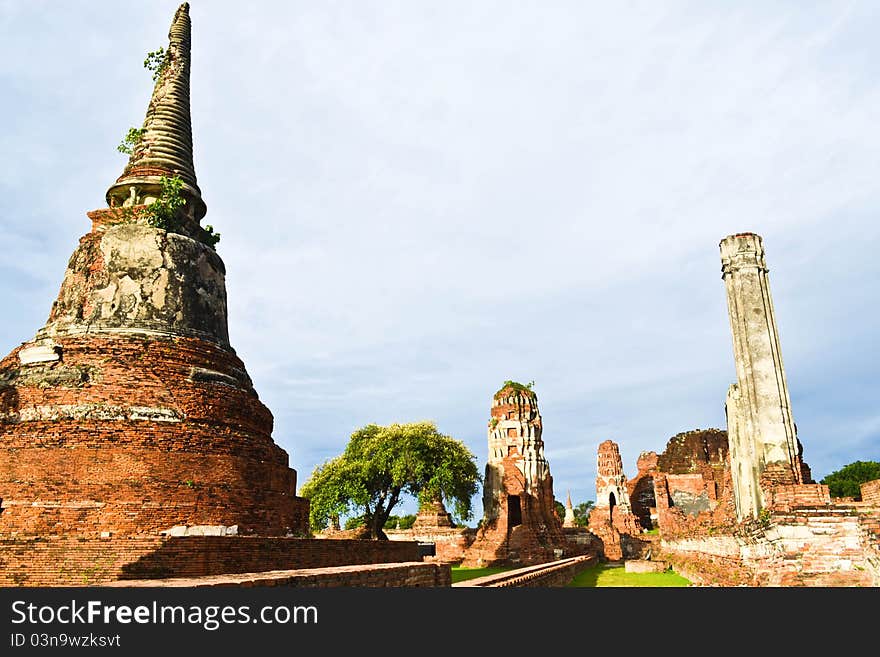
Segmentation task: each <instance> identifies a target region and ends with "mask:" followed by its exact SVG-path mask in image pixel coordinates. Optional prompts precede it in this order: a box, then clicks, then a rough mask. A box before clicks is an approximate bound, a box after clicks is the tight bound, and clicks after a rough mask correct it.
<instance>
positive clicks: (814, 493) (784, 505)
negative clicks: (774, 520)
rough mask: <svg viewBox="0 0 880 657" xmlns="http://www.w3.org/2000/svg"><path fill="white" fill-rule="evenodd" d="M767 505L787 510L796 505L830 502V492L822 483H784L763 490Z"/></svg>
mask: <svg viewBox="0 0 880 657" xmlns="http://www.w3.org/2000/svg"><path fill="white" fill-rule="evenodd" d="M764 499H765V502H766V504H767V506H768V507H771V508H772V509H774V510H778V511H788V510H790V509H793V508H795V507H798V506H814V505H817V504H831V494H830V493H829V492H828V486H826V485H824V484H785V485H780V486H772V487H770V488H769V489H767V490H765V491H764Z"/></svg>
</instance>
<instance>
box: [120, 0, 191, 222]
mask: <svg viewBox="0 0 880 657" xmlns="http://www.w3.org/2000/svg"><path fill="white" fill-rule="evenodd" d="M190 32H191V24H190V20H189V3H186V2H184V3H183V4H182V5H180V7H178V8H177V12H176V13H175V14H174V20H173V21H172V23H171V29H169V30H168V49H167V51H166V52H165V57H164V60H163V61H162V64H161V66H160V68H159V75H158V77H157V79H156V85H155V87H154V88H153V96H152V98H151V99H150V104H149V105H148V106H147V115H146V118H145V119H144V123H143V126H142V128H141V130H142V132H141V136H140V139H139V140H138V141H137V143H136V145H135V146H134V148H133V149H132V153H131V156H130V157H129V160H128V164H127V165H126V167H125V169H124V170H123V172H122V175H121V176H120V177H119V178H117V180H116V182H115V183H114V184H113V185H111V186H110V189H108V190H107V196H106V199H107V203H108V205H109V206H110V207H117V206H123V205H125V206H131V205H140V204H143V203H149V202H150V201H151V199H155V198H158V196H159V193H160V189H161V183H160V179H161V178H162V177H163V176H165V177H174V176H178V177H179V178H180V179H181V180H183V195H184V197H186V198H187V201H188V203H187V209H186V212H187V214H190V215H191V216H192V217H193V219H195V221H199V220H201V218H202V217H204V216H205V213H206V212H207V206H206V205H205V202H204V201H203V200H202V194H201V190H199V186H198V184H197V183H196V173H195V167H194V165H193V141H192V123H191V120H190V107H189V71H190Z"/></svg>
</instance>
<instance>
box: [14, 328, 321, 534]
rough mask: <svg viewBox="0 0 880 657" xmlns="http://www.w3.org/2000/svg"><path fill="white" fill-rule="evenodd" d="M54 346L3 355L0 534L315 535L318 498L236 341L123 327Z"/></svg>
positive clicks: (65, 338)
mask: <svg viewBox="0 0 880 657" xmlns="http://www.w3.org/2000/svg"><path fill="white" fill-rule="evenodd" d="M56 343H57V352H58V353H59V354H60V357H59V358H58V359H57V360H54V361H49V362H38V363H33V364H22V363H20V361H19V358H18V353H19V351H20V350H21V348H19V349H16V350H15V351H13V352H12V353H11V354H10V355H9V356H8V357H6V358H5V359H3V360H2V361H0V500H2V506H0V509H2V513H0V536H6V537H9V536H14V535H19V536H22V535H43V536H52V535H59V534H76V535H80V536H97V535H100V533H101V532H112V533H113V534H114V535H140V534H149V533H158V532H160V531H162V530H165V529H169V528H170V527H172V526H174V525H181V524H186V525H227V526H231V525H237V526H238V531H239V533H256V534H263V535H282V536H283V535H286V534H289V533H294V534H307V532H308V501H307V500H304V499H302V498H299V497H297V496H296V472H295V471H294V470H293V469H291V468H290V467H289V465H288V463H289V459H288V454H287V452H286V451H285V450H283V449H281V448H280V447H279V446H278V445H276V444H275V442H274V441H273V440H272V436H271V432H272V427H273V419H272V414H271V412H270V411H269V409H268V408H266V407H265V406H264V405H263V404H262V403H261V402H260V400H259V398H258V397H257V394H256V392H255V391H254V389H253V387H252V385H251V382H250V379H249V377H248V375H247V373H246V372H245V370H244V365H243V363H242V362H241V361H240V360H239V359H238V358H237V356H236V355H235V353H234V352H233V351H232V350H230V349H223V348H221V347H219V346H217V345H216V344H214V343H211V342H208V341H204V340H200V339H194V338H182V337H166V338H161V337H156V336H150V337H145V336H133V335H113V334H99V335H87V336H67V337H64V338H61V339H59V340H57V341H56ZM25 346H27V345H25Z"/></svg>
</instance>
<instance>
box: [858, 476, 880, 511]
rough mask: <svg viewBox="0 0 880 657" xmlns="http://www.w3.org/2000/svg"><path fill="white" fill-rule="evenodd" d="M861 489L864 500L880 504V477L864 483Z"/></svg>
mask: <svg viewBox="0 0 880 657" xmlns="http://www.w3.org/2000/svg"><path fill="white" fill-rule="evenodd" d="M861 490H862V502H868V503H870V504H877V505H880V479H875V480H874V481H868V482H866V483H864V484H862V486H861Z"/></svg>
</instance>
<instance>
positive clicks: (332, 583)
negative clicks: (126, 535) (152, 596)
mask: <svg viewBox="0 0 880 657" xmlns="http://www.w3.org/2000/svg"><path fill="white" fill-rule="evenodd" d="M451 584H452V572H451V569H450V567H449V564H439V563H418V562H407V563H392V564H367V565H358V566H337V567H334V568H307V569H302V570H276V571H268V572H260V573H242V574H239V575H216V576H213V577H179V578H171V579H141V580H123V581H116V582H111V583H108V584H105V585H104V586H108V587H117V588H119V587H187V588H202V587H215V586H244V587H247V586H295V587H300V588H316V587H320V588H329V587H370V588H379V587H436V586H450V585H451Z"/></svg>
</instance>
